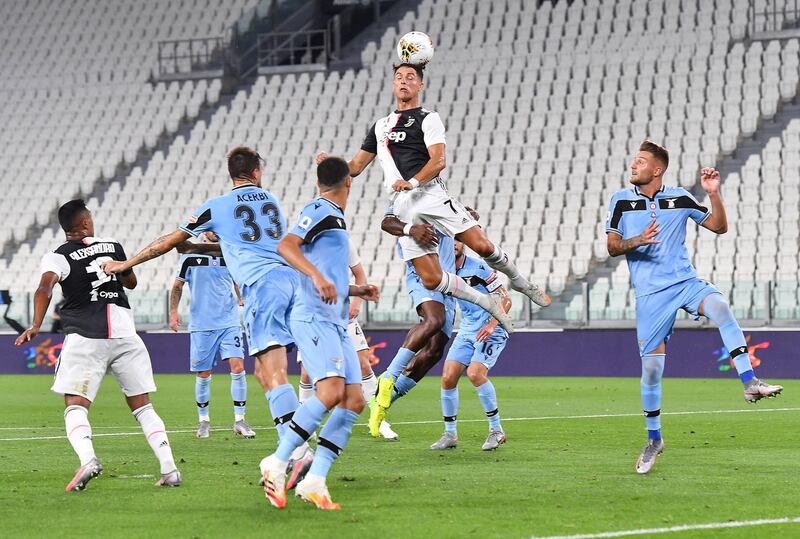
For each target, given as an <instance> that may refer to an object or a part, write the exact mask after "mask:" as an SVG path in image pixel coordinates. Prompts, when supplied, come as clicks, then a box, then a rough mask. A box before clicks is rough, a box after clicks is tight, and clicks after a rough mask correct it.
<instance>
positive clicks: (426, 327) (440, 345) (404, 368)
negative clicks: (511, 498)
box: [368, 208, 477, 437]
mask: <svg viewBox="0 0 800 539" xmlns="http://www.w3.org/2000/svg"><path fill="white" fill-rule="evenodd" d="M470 211H471V210H470ZM475 215H477V214H475ZM406 225H407V223H405V222H403V221H401V220H400V219H399V218H398V217H397V216H396V215H394V212H393V211H392V209H391V208H390V209H389V210H388V211H387V214H386V215H385V216H384V218H383V221H382V222H381V228H382V229H383V231H384V232H387V233H389V234H392V235H393V236H402V235H403V234H404V232H403V231H404V230H406V233H407V234H408V235H409V236H410V237H411V238H413V239H414V240H415V241H416V242H418V243H420V244H424V245H431V246H433V247H436V248H437V250H438V254H439V259H440V261H441V264H442V267H443V268H444V269H445V271H449V272H452V273H455V270H456V266H455V251H454V247H453V239H452V238H450V237H449V236H446V235H444V234H442V233H441V232H439V231H438V230H436V229H435V228H434V227H433V225H428V224H417V225H411V226H410V227H407V226H406ZM397 251H398V254H399V255H400V257H401V258H403V248H402V245H399V244H398V246H397ZM406 292H407V293H408V295H409V297H410V298H411V303H412V305H413V306H414V309H415V310H416V311H417V314H418V315H419V322H418V323H417V324H415V325H414V326H413V327H412V328H411V329H410V330H409V332H408V334H407V335H406V338H405V340H404V341H403V346H401V347H400V348H399V349H398V350H397V353H396V354H395V357H394V358H393V359H392V361H391V363H390V364H389V366H388V367H387V368H386V370H385V371H384V372H383V373H382V374H381V376H380V377H379V378H378V391H377V393H376V395H375V398H374V399H370V400H369V401H368V402H369V422H368V425H369V429H370V434H372V436H374V437H377V436H378V434H379V432H380V429H379V426H380V425H381V424H382V423H383V421H384V420H385V418H386V414H387V411H388V409H389V408H390V407H391V406H392V403H394V402H395V401H396V400H397V399H400V398H402V397H404V396H406V395H407V394H408V393H409V392H410V391H411V390H412V389H414V387H416V385H417V382H419V381H420V380H422V378H423V377H424V376H425V375H426V374H427V372H428V371H429V370H430V369H431V368H433V366H434V365H436V364H437V363H438V362H439V361H440V360H441V359H442V356H443V354H444V349H445V347H446V346H447V343H448V342H449V341H450V335H451V334H452V332H453V325H454V323H455V316H456V311H455V299H454V298H453V297H451V296H446V295H445V294H443V293H442V292H439V291H438V290H429V289H427V288H425V286H423V284H422V280H421V279H420V277H419V275H418V274H417V272H416V271H415V269H414V265H413V264H412V263H411V262H406Z"/></svg>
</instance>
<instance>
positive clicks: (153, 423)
mask: <svg viewBox="0 0 800 539" xmlns="http://www.w3.org/2000/svg"><path fill="white" fill-rule="evenodd" d="M125 400H126V401H127V402H128V407H129V408H130V409H131V412H132V413H133V417H135V418H136V421H138V422H139V425H141V427H142V432H144V436H145V438H146V439H147V443H148V444H150V448H151V449H152V450H153V453H155V455H156V458H157V459H158V462H159V464H160V466H161V479H159V480H158V481H157V482H156V486H159V487H177V486H180V484H181V474H180V472H179V471H178V467H177V466H175V458H174V457H173V456H172V447H170V445H169V439H168V438H167V428H166V427H165V426H164V422H163V421H162V420H161V418H160V417H159V416H158V414H157V413H156V411H155V409H154V408H153V405H152V403H151V402H150V396H149V395H148V394H147V393H142V394H141V395H133V396H130V397H126V398H125Z"/></svg>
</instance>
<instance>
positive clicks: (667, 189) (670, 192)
mask: <svg viewBox="0 0 800 539" xmlns="http://www.w3.org/2000/svg"><path fill="white" fill-rule="evenodd" d="M659 196H661V197H682V196H688V197H691V198H694V196H692V194H691V193H690V192H689V191H687V190H686V189H684V188H683V187H676V186H674V185H665V186H663V187H662V188H661V192H660V193H659Z"/></svg>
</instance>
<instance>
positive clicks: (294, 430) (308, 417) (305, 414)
mask: <svg viewBox="0 0 800 539" xmlns="http://www.w3.org/2000/svg"><path fill="white" fill-rule="evenodd" d="M327 412H328V409H327V408H325V405H324V404H322V401H320V400H319V399H318V398H317V396H316V395H314V396H312V397H311V398H309V399H308V400H307V401H305V402H304V403H303V405H302V406H300V408H298V409H297V410H296V411H295V413H294V415H293V416H292V419H291V421H289V422H288V423H286V431H285V434H283V435H281V438H280V441H279V443H278V449H277V451H275V455H276V456H277V457H278V458H279V459H281V460H286V461H288V460H289V457H290V456H292V451H294V450H295V449H296V448H298V447H300V445H302V443H303V442H305V441H306V440H308V438H309V437H310V436H311V434H312V433H313V432H316V430H317V428H318V427H319V424H320V423H322V418H323V417H325V414H326V413H327Z"/></svg>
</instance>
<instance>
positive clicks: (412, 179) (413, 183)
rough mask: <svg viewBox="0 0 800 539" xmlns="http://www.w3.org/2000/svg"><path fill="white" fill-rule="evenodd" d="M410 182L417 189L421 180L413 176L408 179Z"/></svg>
mask: <svg viewBox="0 0 800 539" xmlns="http://www.w3.org/2000/svg"><path fill="white" fill-rule="evenodd" d="M408 183H410V184H411V186H412V187H413V188H414V189H416V188H417V187H419V180H418V179H416V178H411V179H410V180H408Z"/></svg>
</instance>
